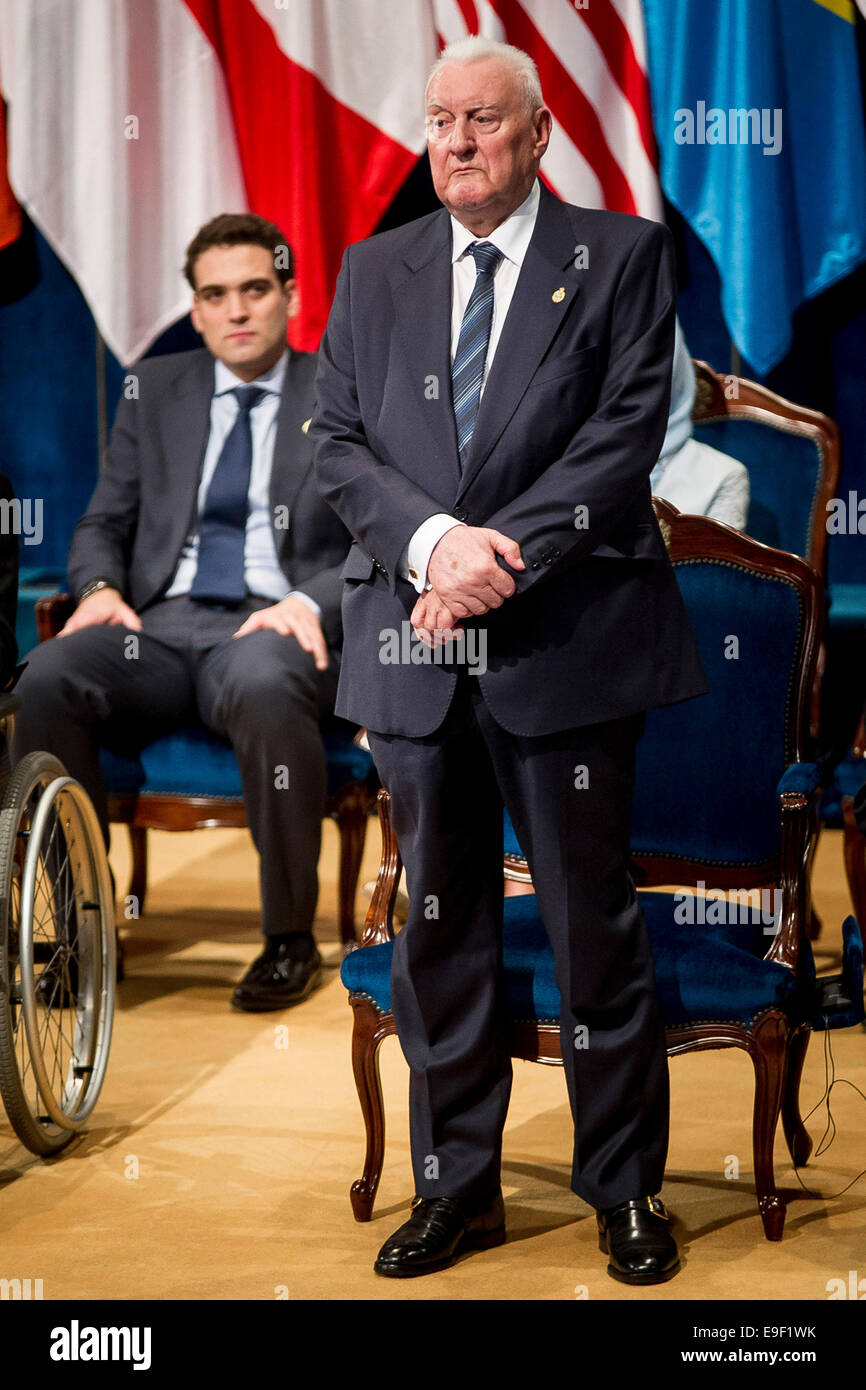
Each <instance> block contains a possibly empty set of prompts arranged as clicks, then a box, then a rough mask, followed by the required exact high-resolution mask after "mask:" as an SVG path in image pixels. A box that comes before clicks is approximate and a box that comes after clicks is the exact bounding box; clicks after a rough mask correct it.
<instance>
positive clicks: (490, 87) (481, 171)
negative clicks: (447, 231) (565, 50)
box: [427, 58, 551, 231]
mask: <svg viewBox="0 0 866 1390" xmlns="http://www.w3.org/2000/svg"><path fill="white" fill-rule="evenodd" d="M550 124H551V121H550V112H549V111H548V110H547V108H546V107H544V106H541V107H539V108H538V110H537V111H535V112H534V113H530V112H529V111H528V110H527V108H526V103H525V99H524V96H523V91H522V88H521V86H520V83H519V81H518V78H517V76H516V74H515V73H514V71H513V69H512V68H511V67H509V65H508V64H507V63H504V62H503V61H502V59H501V58H481V59H479V60H478V61H477V62H474V63H449V64H447V65H446V66H445V67H444V68H442V69H441V70H440V71H439V72H438V73H436V75H435V76H434V78H433V80H432V82H431V83H430V86H429V88H428V90H427V149H428V152H429V155H430V168H431V170H432V174H433V186H434V188H435V189H436V195H437V197H438V198H439V200H440V201H441V202H442V203H443V204H444V205H445V207H446V208H447V209H448V211H449V212H450V213H452V214H453V216H454V217H456V218H457V219H458V221H460V222H463V223H465V225H466V226H470V227H471V228H472V230H483V228H484V227H486V228H487V230H488V231H492V230H493V228H494V227H495V226H497V225H498V224H499V223H500V222H501V221H503V220H504V219H505V218H506V217H508V216H509V214H510V213H512V212H513V211H514V209H515V208H517V207H519V206H520V204H521V203H522V202H523V201H524V199H525V198H526V196H527V195H528V193H529V191H530V189H531V187H532V182H533V179H534V178H535V175H536V173H537V171H538V164H539V160H540V159H541V156H542V155H543V154H544V151H545V150H546V149H547V144H548V141H549V139H550Z"/></svg>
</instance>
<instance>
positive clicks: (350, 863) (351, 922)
mask: <svg viewBox="0 0 866 1390" xmlns="http://www.w3.org/2000/svg"><path fill="white" fill-rule="evenodd" d="M367 813H368V798H367V792H366V789H365V788H362V787H352V788H350V789H348V790H347V791H346V792H345V793H343V794H342V795H341V797H340V801H339V804H338V806H337V809H336V812H335V817H334V818H335V820H336V822H337V829H338V831H339V832H340V879H339V897H340V940H341V941H342V943H343V950H344V951H346V950H347V949H352V948H353V947H355V946H356V945H357V937H356V936H355V895H356V893H357V891H358V879H359V878H360V876H361V860H362V858H363V856H364V843H365V841H366V839H367Z"/></svg>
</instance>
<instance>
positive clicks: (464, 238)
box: [451, 179, 541, 266]
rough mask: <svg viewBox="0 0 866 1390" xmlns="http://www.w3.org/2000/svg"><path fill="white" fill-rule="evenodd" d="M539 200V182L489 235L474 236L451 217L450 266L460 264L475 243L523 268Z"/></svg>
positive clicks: (536, 181)
mask: <svg viewBox="0 0 866 1390" xmlns="http://www.w3.org/2000/svg"><path fill="white" fill-rule="evenodd" d="M540 199H541V187H540V185H539V182H538V179H535V181H534V182H533V185H532V188H531V189H530V191H529V196H528V197H527V198H525V199H524V200H523V202H522V203H521V204H520V207H519V208H515V209H514V212H512V213H511V214H510V216H508V217H506V219H505V221H504V222H500V224H499V226H498V227H494V229H493V231H492V232H491V233H490V235H489V236H485V237H477V236H474V235H473V233H472V232H470V231H469V229H468V227H464V226H463V223H462V222H458V221H457V218H456V217H452V218H451V263H452V265H453V263H454V262H455V261H459V260H460V258H461V256H464V255H465V254H466V250H467V248H468V247H470V246H472V245H473V244H474V243H475V242H476V241H489V242H491V243H492V244H493V245H494V246H495V247H496V248H497V250H499V251H501V252H502V254H503V256H505V257H506V259H507V260H509V261H513V262H514V264H515V265H516V266H522V265H523V258H524V256H525V255H526V248H527V247H528V246H529V243H530V241H531V240H532V233H533V231H534V229H535V219H536V216H537V215H538V204H539V201H540Z"/></svg>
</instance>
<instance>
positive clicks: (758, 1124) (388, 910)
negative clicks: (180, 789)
mask: <svg viewBox="0 0 866 1390" xmlns="http://www.w3.org/2000/svg"><path fill="white" fill-rule="evenodd" d="M655 505H656V511H657V514H658V516H659V521H660V525H661V528H662V532H663V534H664V535H665V540H666V543H667V545H668V550H669V554H670V557H671V560H672V562H673V564H674V567H675V570H676V574H677V578H678V581H679V584H680V589H681V591H682V594H683V598H684V600H685V603H686V607H687V609H688V612H689V616H690V619H691V622H692V625H693V627H694V629H695V632H696V635H697V640H698V643H699V646H700V649H701V656H702V659H703V662H704V665H705V668H706V671H707V675H708V678H709V682H710V685H711V693H710V694H709V695H707V696H704V697H702V698H700V699H696V700H691V701H688V702H686V703H684V704H681V705H676V706H672V707H670V708H667V709H660V710H653V711H651V712H650V713H649V715H648V718H647V728H646V733H645V735H644V738H643V740H642V742H641V744H640V747H639V754H638V765H637V771H636V791H635V799H634V816H633V836H632V854H633V870H632V873H633V878H634V881H635V884H636V886H637V889H638V892H639V893H640V896H641V902H642V906H643V909H644V912H645V915H646V918H647V923H648V927H649V931H650V936H651V940H652V945H653V954H654V959H655V963H656V978H657V987H658V991H659V995H660V999H661V1003H662V1008H663V1012H664V1017H665V1022H666V1026H667V1041H668V1052H669V1055H671V1056H676V1055H679V1054H680V1053H682V1052H686V1051H690V1050H693V1049H704V1048H721V1047H739V1048H743V1049H744V1050H745V1051H747V1052H748V1054H749V1056H750V1057H751V1059H752V1062H753V1064H754V1068H755V1104H754V1123H753V1149H754V1163H755V1187H756V1195H757V1200H758V1207H759V1211H760V1215H761V1218H762V1221H763V1226H764V1231H765V1233H766V1235H767V1237H768V1238H769V1239H771V1240H778V1239H780V1238H781V1235H782V1228H783V1225H784V1220H785V1202H784V1197H783V1195H782V1194H781V1193H780V1192H779V1191H778V1190H777V1188H776V1184H775V1179H774V1174H773V1140H774V1136H775V1133H776V1129H777V1125H778V1120H779V1116H780V1113H781V1117H782V1123H783V1127H784V1133H785V1138H786V1140H787V1143H788V1148H789V1150H790V1153H791V1155H792V1158H793V1160H794V1163H795V1164H796V1165H798V1166H799V1165H801V1164H804V1163H805V1162H806V1161H807V1159H808V1156H809V1153H810V1150H811V1140H810V1139H809V1136H808V1134H807V1133H806V1131H805V1129H804V1127H803V1124H802V1120H801V1118H800V1111H799V1100H798V1093H799V1084H800V1076H801V1073H802V1068H803V1061H804V1058H805V1054H806V1048H807V1046H808V1041H809V1037H810V1034H811V1031H812V1030H813V1029H824V1028H827V1027H838V1026H843V1025H849V1024H853V1023H856V1022H859V1021H861V1020H862V1019H863V1016H864V1015H863V1000H862V990H863V960H862V943H861V940H860V933H859V930H858V927H857V925H856V923H855V921H854V919H853V918H849V919H848V920H847V921H846V923H845V925H844V952H843V968H842V973H841V975H840V976H839V977H833V979H832V980H830V981H827V980H816V977H815V968H814V961H813V957H812V952H811V947H810V944H809V940H808V936H807V933H806V918H807V911H808V903H809V867H808V866H809V850H810V845H811V841H812V837H813V835H814V811H815V800H816V793H817V788H818V771H817V768H816V767H815V766H814V765H813V764H811V763H808V762H805V761H803V752H804V747H805V739H806V728H807V711H808V701H809V692H810V690H811V687H812V682H813V679H814V674H815V664H816V660H817V653H818V646H819V641H820V626H821V615H822V612H823V591H822V585H821V582H820V579H819V576H818V574H817V573H816V571H815V570H814V569H813V568H812V567H811V566H810V565H808V564H806V563H805V562H804V561H803V560H801V559H798V558H797V557H795V556H792V555H788V554H785V553H783V552H781V551H779V550H775V549H770V548H768V547H766V546H764V545H761V544H760V543H758V542H756V541H753V540H751V539H750V538H748V537H746V536H744V535H742V534H741V533H739V532H737V531H734V530H732V529H731V528H730V527H727V526H723V525H721V524H720V523H717V522H713V521H708V520H706V519H704V518H698V517H691V516H680V515H679V513H677V512H676V511H675V510H674V509H673V508H671V507H668V506H667V504H666V503H663V502H656V504H655ZM732 637H736V638H737V639H738V643H739V649H738V652H737V655H736V656H734V655H733V653H734V650H735V649H734V647H733V644H732V643H731V640H730V639H731V638H732ZM379 810H380V819H381V823H382V837H383V857H382V863H381V866H380V870H379V878H378V882H377V886H376V892H375V894H374V897H373V901H372V903H371V907H370V911H369V913H368V916H367V923H366V928H365V932H364V937H363V940H362V943H361V946H362V949H360V950H358V951H355V952H353V953H352V954H351V955H349V956H347V958H346V959H345V960H344V962H343V969H342V978H343V982H344V984H345V985H346V987H347V989H348V991H349V998H350V1002H351V1004H352V1007H353V1009H354V1015H355V1019H354V1038H353V1065H354V1071H355V1079H356V1083H357V1087H358V1094H359V1098H360V1101H361V1108H362V1112H363V1115H364V1121H365V1125H366V1131H367V1152H366V1159H365V1165H364V1172H363V1175H362V1177H361V1178H360V1179H359V1180H358V1181H357V1182H356V1183H355V1184H354V1186H353V1188H352V1192H351V1199H352V1206H353V1210H354V1213H355V1217H356V1219H357V1220H359V1221H365V1220H369V1219H370V1216H371V1214H372V1207H373V1201H374V1199H375V1194H376V1189H377V1186H378V1182H379V1175H380V1172H381V1166H382V1158H383V1150H384V1115H383V1107H382V1094H381V1087H380V1084H379V1077H378V1061H377V1057H378V1049H379V1046H380V1044H381V1042H382V1040H383V1038H385V1037H386V1036H387V1035H388V1034H389V1033H392V1032H394V1031H395V1028H394V1020H393V1016H392V1015H391V1013H390V986H389V975H390V961H391V953H392V938H393V927H392V908H393V902H394V898H395V896H396V890H397V882H398V878H399V872H400V858H399V852H398V848H397V843H396V839H395V837H394V835H393V832H392V829H391V825H390V815H389V802H388V797H387V793H386V792H380V796H379ZM504 850H505V854H506V858H505V864H506V866H508V867H510V868H511V870H512V872H515V871H516V872H518V873H523V874H524V875H525V876H526V877H527V878H528V868H527V866H526V865H525V863H524V861H523V857H522V853H521V850H520V847H519V845H517V843H516V841H515V840H514V835H513V830H512V829H511V827H510V823H509V822H508V821H507V819H506V835H505V844H504ZM701 884H703V885H706V891H705V892H704V891H702V892H700V893H699V892H698V887H699V885H701ZM661 890H663V891H661ZM682 890H685V891H682ZM731 890H740V893H741V894H745V893H747V892H748V893H751V894H752V895H753V896H752V899H751V901H750V902H747V901H746V900H745V899H744V898H743V897H742V896H741V897H740V900H739V905H737V904H736V902H735V903H734V904H733V905H731V904H730V903H729V902H728V901H722V900H723V898H724V895H725V894H726V893H729V892H730V891H731ZM761 890H764V892H765V893H766V894H767V897H766V898H765V899H764V900H763V901H762V900H761V897H760V893H761ZM774 890H775V895H776V896H770V895H771V894H773V893H774ZM756 894H757V897H756V896H754V895H756ZM762 909H764V910H763V911H762ZM731 917H733V919H734V920H733V921H730V920H729V919H730V918H731ZM717 918H718V919H719V920H716V919H717ZM706 919H709V920H706ZM722 919H724V920H722ZM503 955H504V967H505V977H506V987H507V991H508V1003H509V1010H510V1015H511V1020H512V1038H511V1047H512V1054H513V1055H514V1056H516V1057H521V1058H525V1059H527V1060H530V1061H539V1062H561V1053H560V1044H559V1025H558V1019H559V1012H560V1006H559V995H558V991H557V988H556V983H555V978H554V969H553V954H552V951H551V949H550V946H549V944H548V940H547V936H546V934H545V931H544V927H543V924H542V922H541V919H540V917H539V914H538V910H537V907H536V900H535V896H534V894H533V895H527V896H521V897H511V898H507V899H506V900H505V908H504V930H503Z"/></svg>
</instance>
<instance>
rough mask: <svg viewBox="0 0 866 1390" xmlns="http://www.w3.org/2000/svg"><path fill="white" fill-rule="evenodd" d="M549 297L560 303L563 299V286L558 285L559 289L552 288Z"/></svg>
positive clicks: (555, 302)
mask: <svg viewBox="0 0 866 1390" xmlns="http://www.w3.org/2000/svg"><path fill="white" fill-rule="evenodd" d="M550 297H551V299H552V300H553V302H554V304H561V303H562V301H563V300H564V299H565V286H564V285H560V287H559V289H558V290H554V291H553V294H552V295H551V296H550Z"/></svg>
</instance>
